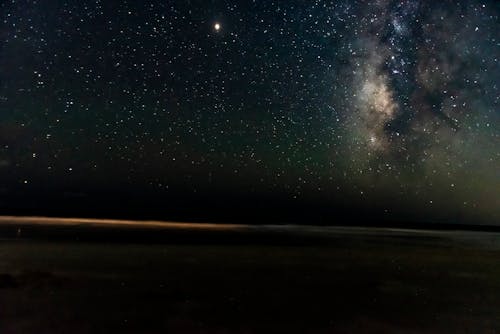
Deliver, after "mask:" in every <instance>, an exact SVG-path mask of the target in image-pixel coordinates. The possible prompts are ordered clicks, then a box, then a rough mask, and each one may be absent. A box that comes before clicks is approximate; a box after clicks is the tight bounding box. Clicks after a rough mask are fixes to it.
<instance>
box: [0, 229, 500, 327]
mask: <svg viewBox="0 0 500 334" xmlns="http://www.w3.org/2000/svg"><path fill="white" fill-rule="evenodd" d="M0 237H2V239H1V241H0V333H2V334H3V333H5V334H10V333H37V334H38V333H39V334H43V333H401V332H403V333H422V332H426V333H498V332H499V331H500V234H497V233H491V232H488V233H486V232H477V231H476V232H474V231H465V232H460V231H412V230H390V229H382V228H378V229H377V228H374V229H369V228H340V227H334V228H328V227H317V228H316V227H294V226H288V227H287V226H284V227H276V226H274V227H273V226H260V227H250V226H241V227H227V228H222V229H221V228H215V229H214V228H211V227H206V228H192V227H189V226H187V227H186V228H168V227H165V228H161V227H149V228H139V227H131V226H128V227H124V226H99V225H89V224H80V225H71V226H58V225H57V224H56V223H55V224H53V225H51V224H48V225H47V224H29V223H26V222H24V223H22V224H17V223H15V224H14V223H13V224H0Z"/></svg>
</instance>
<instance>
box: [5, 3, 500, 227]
mask: <svg viewBox="0 0 500 334" xmlns="http://www.w3.org/2000/svg"><path fill="white" fill-rule="evenodd" d="M499 13H500V4H499V3H498V2H496V1H474V0H460V1H446V0H445V1H434V2H429V1H421V0H420V1H419V0H399V1H394V0H376V1H347V0H345V1H320V0H316V1H298V0H297V1H295V0H291V1H264V0H262V1H261V0H253V1H250V0H248V1H217V0H214V1H195V0H193V1H184V0H182V1H180V0H179V1H150V2H144V3H143V2H140V1H100V0H95V1H87V0H85V1H58V2H48V1H42V0H38V1H36V0H30V1H15V0H9V1H4V2H2V3H1V4H0V34H1V36H2V39H1V42H0V181H1V185H0V188H1V189H0V194H1V195H2V196H3V197H6V198H7V197H9V196H11V195H12V194H14V193H15V194H18V193H25V192H28V193H29V192H30V191H33V189H45V190H47V191H55V190H56V189H64V190H65V191H71V192H79V193H83V194H95V193H99V192H100V191H102V190H103V189H107V190H109V189H118V190H120V191H125V192H129V193H134V192H136V191H138V190H141V191H144V192H154V193H155V194H159V195H158V196H160V197H161V196H162V195H161V194H168V193H169V194H175V193H176V192H179V193H180V192H182V193H190V194H197V193H204V194H212V193H215V192H216V193H217V194H220V193H223V194H226V195H227V196H237V195H238V194H243V193H244V194H253V195H254V196H256V197H258V196H261V195H263V194H278V195H279V196H281V197H284V198H287V199H289V200H291V201H295V200H300V199H302V198H307V199H308V200H313V201H316V200H317V201H320V202H321V203H325V204H324V205H329V204H328V203H331V205H333V206H339V205H342V203H344V202H349V203H351V204H353V203H354V206H359V207H360V208H369V209H374V210H375V209H376V210H379V211H380V212H383V214H387V215H390V214H391V213H392V212H395V211H397V210H400V211H401V210H402V212H404V213H405V214H407V215H412V214H413V212H415V211H418V212H423V215H424V216H425V218H422V219H428V220H439V219H446V220H453V219H458V220H460V219H469V220H472V221H484V222H488V223H495V222H498V221H500V220H499V219H500V211H499V209H498V208H499V207H500V205H499V203H498V198H499V193H498V189H499V187H500V180H499V175H498V170H499V168H498V167H499V165H500V164H499V163H500V159H499V158H500V156H499V155H500V153H499V150H498V145H499V144H500V143H499V124H500V123H499V115H500V113H499V109H498V103H499V99H500V92H499V78H500V71H499V62H498V57H499V55H500V24H499V22H500V21H499Z"/></svg>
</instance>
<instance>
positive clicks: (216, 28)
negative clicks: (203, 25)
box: [214, 23, 221, 31]
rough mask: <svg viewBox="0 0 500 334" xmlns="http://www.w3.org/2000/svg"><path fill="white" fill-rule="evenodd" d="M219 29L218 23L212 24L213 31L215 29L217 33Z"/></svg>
mask: <svg viewBox="0 0 500 334" xmlns="http://www.w3.org/2000/svg"><path fill="white" fill-rule="evenodd" d="M220 28H221V26H220V24H219V23H216V24H214V29H215V31H219V30H220Z"/></svg>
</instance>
